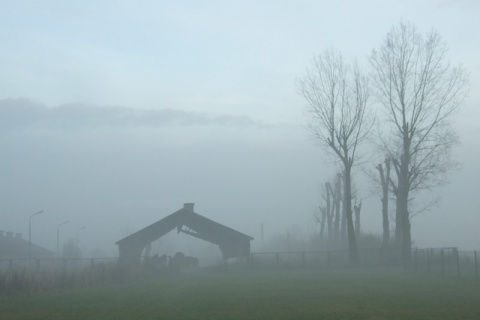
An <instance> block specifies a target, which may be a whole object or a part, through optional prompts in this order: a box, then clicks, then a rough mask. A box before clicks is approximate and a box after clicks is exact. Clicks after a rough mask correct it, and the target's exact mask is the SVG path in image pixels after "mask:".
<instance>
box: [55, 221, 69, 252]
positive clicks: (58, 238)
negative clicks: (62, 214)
mask: <svg viewBox="0 0 480 320" xmlns="http://www.w3.org/2000/svg"><path fill="white" fill-rule="evenodd" d="M67 223H68V220H67V221H64V222H62V223H60V224H59V225H58V226H57V259H58V258H60V227H61V226H63V225H64V224H67Z"/></svg>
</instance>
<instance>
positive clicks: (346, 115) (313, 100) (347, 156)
mask: <svg viewBox="0 0 480 320" xmlns="http://www.w3.org/2000/svg"><path fill="white" fill-rule="evenodd" d="M298 87H299V90H300V92H301V94H302V95H303V97H304V98H305V100H306V102H307V111H308V113H309V115H310V117H311V118H310V119H311V121H310V123H309V128H310V129H311V131H312V133H313V135H314V137H315V138H316V139H317V140H318V141H319V142H320V145H321V146H322V147H323V148H324V149H325V150H327V151H329V152H330V153H331V154H333V155H334V157H336V158H337V159H338V160H340V162H341V163H342V166H343V172H344V183H343V187H344V192H343V196H344V201H343V205H344V210H345V213H346V220H347V235H348V245H349V259H350V263H351V264H353V265H355V264H358V263H359V259H358V249H357V242H356V238H355V230H354V226H353V219H352V181H351V171H352V166H353V164H354V163H355V159H356V156H357V150H358V146H359V145H360V144H361V142H362V141H364V140H365V138H366V136H367V134H368V132H369V128H370V127H371V125H370V124H369V123H368V122H367V121H366V118H367V114H366V109H367V100H368V96H369V94H368V81H367V78H366V77H365V76H364V75H362V74H361V73H360V71H359V69H358V67H357V66H356V65H355V66H354V67H353V68H350V67H349V66H348V65H347V64H346V63H345V62H344V60H343V58H342V56H341V54H340V53H338V52H337V51H334V50H329V51H326V52H325V53H324V54H323V55H320V56H318V57H315V58H314V59H313V60H312V64H311V66H310V68H309V69H308V72H307V74H306V76H305V77H304V78H303V79H301V80H300V81H299V82H298Z"/></svg>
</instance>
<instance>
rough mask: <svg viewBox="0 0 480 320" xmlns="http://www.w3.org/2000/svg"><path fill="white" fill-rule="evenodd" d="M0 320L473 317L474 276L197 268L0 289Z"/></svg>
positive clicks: (478, 304)
mask: <svg viewBox="0 0 480 320" xmlns="http://www.w3.org/2000/svg"><path fill="white" fill-rule="evenodd" d="M0 319H1V320H17V319H22V320H28V319H49V320H55V319H62V320H65V319H72V320H73V319H112V320H113V319H115V320H120V319H137V320H139V319H422V320H425V319H480V282H477V281H475V280H473V281H472V280H462V279H457V278H439V277H420V276H418V275H414V274H405V273H403V272H400V271H397V272H394V271H389V272H386V271H380V272H375V271H372V270H355V271H354V272H352V271H347V270H320V271H318V270H317V271H314V270H311V271H300V270H298V271H297V270H294V271H269V272H267V271H249V272H247V271H233V272H221V273H214V272H197V273H189V274H182V275H174V276H169V277H168V278H167V277H164V278H159V279H155V280H151V281H148V282H141V283H138V282H137V283H129V284H121V285H115V286H102V287H97V288H94V289H84V290H76V291H63V292H55V293H44V294H35V295H31V296H20V295H14V296H0Z"/></svg>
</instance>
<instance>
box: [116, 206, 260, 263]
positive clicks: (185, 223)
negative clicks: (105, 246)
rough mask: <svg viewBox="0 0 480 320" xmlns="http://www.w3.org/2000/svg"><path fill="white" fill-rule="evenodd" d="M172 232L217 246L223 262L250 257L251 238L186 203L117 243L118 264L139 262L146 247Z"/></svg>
mask: <svg viewBox="0 0 480 320" xmlns="http://www.w3.org/2000/svg"><path fill="white" fill-rule="evenodd" d="M175 228H176V229H177V231H178V232H183V233H185V234H188V235H190V236H192V237H195V238H198V239H201V240H204V241H208V242H210V243H213V244H216V245H218V247H219V249H220V252H221V254H222V257H223V258H224V259H229V258H246V259H248V258H249V256H250V241H251V240H253V238H252V237H250V236H248V235H246V234H243V233H241V232H239V231H237V230H234V229H232V228H229V227H227V226H224V225H222V224H220V223H218V222H215V221H213V220H210V219H208V218H206V217H204V216H202V215H200V214H198V213H196V212H195V211H194V203H185V204H184V206H183V208H182V209H180V210H178V211H175V212H174V213H172V214H170V215H168V216H166V217H165V218H163V219H161V220H159V221H157V222H155V223H153V224H151V225H149V226H147V227H145V228H143V229H141V230H139V231H137V232H135V233H132V234H130V235H128V236H127V237H125V238H123V239H121V240H119V241H117V242H116V244H117V245H118V249H119V257H120V260H121V261H122V260H123V261H129V262H139V261H140V258H141V255H142V251H143V250H144V248H145V247H147V246H149V245H150V244H151V243H152V242H153V241H155V240H157V239H159V238H160V237H162V236H164V235H166V234H167V233H168V232H170V231H172V230H173V229H175Z"/></svg>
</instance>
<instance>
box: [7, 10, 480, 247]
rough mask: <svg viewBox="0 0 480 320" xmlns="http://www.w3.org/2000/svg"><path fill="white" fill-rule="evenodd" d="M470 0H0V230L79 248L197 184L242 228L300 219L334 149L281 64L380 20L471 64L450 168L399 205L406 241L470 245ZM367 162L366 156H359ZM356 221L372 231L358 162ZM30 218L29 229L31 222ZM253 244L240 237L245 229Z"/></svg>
mask: <svg viewBox="0 0 480 320" xmlns="http://www.w3.org/2000/svg"><path fill="white" fill-rule="evenodd" d="M479 16H480V2H478V1H476V0H470V1H468V0H465V1H450V0H449V1H442V0H437V1H380V0H377V1H373V0H369V1H261V2H260V1H208V2H197V1H174V2H167V1H146V0H145V1H117V0H116V1H113V0H111V1H77V2H71V1H60V0H57V1H55V0H51V1H33V0H32V1H14V0H3V1H1V2H0V42H1V50H0V66H1V68H0V148H1V149H0V150H1V157H0V190H1V192H0V217H1V221H0V230H4V231H14V232H21V233H23V234H24V237H28V217H29V216H30V215H31V214H32V213H35V212H37V211H39V210H42V209H43V210H45V212H44V213H43V214H42V215H39V216H37V217H35V218H34V220H33V239H34V241H35V242H37V243H39V244H40V245H43V246H45V247H47V248H50V249H52V250H54V249H55V245H56V244H55V240H56V228H57V225H59V224H60V223H62V222H63V221H65V220H69V221H70V222H69V223H68V224H67V225H65V226H63V227H62V235H63V237H64V238H74V237H75V236H76V231H77V230H79V229H80V228H81V227H83V226H86V228H85V229H84V230H82V231H81V234H80V236H81V242H82V243H83V246H84V247H85V249H86V250H87V251H93V250H96V249H99V250H103V251H104V252H105V253H106V254H107V255H112V254H114V253H116V252H115V248H116V247H115V246H114V244H113V243H114V242H115V241H117V240H119V239H120V238H122V237H123V236H125V235H126V234H128V233H129V232H134V231H136V230H138V229H139V228H142V227H144V226H146V225H147V224H149V223H152V222H154V221H156V220H158V219H161V218H163V217H164V216H165V215H167V214H170V213H172V212H174V211H176V210H177V209H179V208H181V207H182V205H183V203H184V202H195V203H196V211H197V212H198V213H200V214H203V215H205V216H207V217H209V218H211V219H213V220H216V221H218V222H221V223H224V224H227V225H229V226H231V227H233V228H236V229H238V230H240V231H242V232H245V233H247V234H249V235H251V236H253V237H255V238H257V239H259V238H260V227H259V225H260V224H261V223H264V224H265V232H266V236H267V237H268V236H273V235H274V234H276V233H284V232H287V231H288V230H293V229H295V230H301V231H303V232H304V233H305V234H308V233H312V232H313V231H314V230H316V229H315V226H314V225H313V218H312V214H313V212H314V211H315V208H316V207H317V206H318V204H319V201H320V195H319V191H320V185H321V184H323V183H324V181H325V179H329V178H331V176H332V175H333V174H334V173H335V169H336V165H335V163H333V162H332V161H331V160H332V159H331V158H329V157H328V156H327V155H326V154H325V153H324V152H322V150H321V149H320V148H319V147H317V146H316V145H315V142H314V141H313V140H312V138H311V136H310V135H309V133H308V132H307V131H306V129H305V128H304V123H305V115H304V106H305V103H304V101H303V100H302V97H301V96H300V95H299V94H298V93H297V90H296V86H295V79H297V78H299V77H302V76H303V75H304V74H305V71H306V68H307V66H308V64H309V61H310V60H311V58H312V56H313V55H314V54H319V53H322V52H323V51H324V50H325V49H328V48H330V47H335V48H337V49H339V50H340V51H341V52H342V53H343V54H344V55H345V56H346V57H347V58H355V57H356V58H358V60H359V63H360V64H361V65H363V66H364V67H367V64H366V56H367V55H369V54H370V52H371V50H372V49H374V48H376V47H378V46H379V45H380V44H381V42H382V40H383V38H384V37H385V35H386V33H387V32H388V31H389V30H390V28H391V27H392V26H393V25H394V24H397V23H399V22H400V21H405V22H411V23H413V24H415V25H416V27H417V28H418V31H420V32H421V33H426V32H428V31H430V30H431V29H432V28H434V29H436V30H437V31H438V32H439V33H440V34H441V35H442V37H443V39H444V40H445V41H446V42H447V44H448V46H449V48H450V50H449V53H448V57H449V59H450V60H451V61H452V64H453V65H457V64H459V63H461V64H462V65H463V66H464V67H465V68H466V69H467V70H468V71H469V73H470V94H469V97H468V99H467V101H466V104H465V105H464V106H463V108H462V109H461V110H460V112H459V113H458V114H457V115H455V123H456V125H457V128H458V130H459V134H460V138H461V141H462V143H461V145H460V146H459V147H458V148H456V149H455V154H456V158H457V160H459V161H460V163H461V167H460V170H458V171H456V172H454V173H453V174H452V176H451V184H450V185H449V186H447V187H444V188H442V189H439V190H437V191H438V192H439V194H440V195H442V201H441V203H440V205H439V206H438V207H437V208H434V209H432V210H431V211H430V212H427V213H424V214H422V215H418V216H416V217H415V218H414V220H413V222H412V225H413V240H414V241H415V244H416V245H418V246H420V247H426V246H435V247H439V246H459V247H461V248H463V249H478V248H479V247H480V233H479V232H478V229H479V227H478V226H480V211H479V210H480V197H479V195H480V185H479V180H480V169H479V168H478V160H477V159H478V156H479V155H480V148H479V143H478V139H479V138H480V126H479V125H478V121H479V120H478V119H479V118H480V108H479V105H480V93H479V92H480V91H479V90H478V88H480V56H479V52H480V36H479V34H478V30H480V19H478V17H479ZM373 166H374V165H373V164H372V168H373ZM354 175H355V178H356V179H357V184H358V186H359V187H361V186H363V187H362V188H361V190H359V197H361V198H363V199H364V200H363V201H364V202H363V203H364V206H363V211H362V218H363V221H362V226H363V228H364V230H365V231H368V232H373V233H380V232H381V213H380V207H379V204H380V200H379V198H378V197H376V196H372V194H371V190H370V187H369V186H368V185H366V184H365V181H366V179H365V177H363V175H362V173H361V170H359V169H358V170H356V172H355V174H354ZM40 230H42V231H40ZM255 245H256V244H254V247H255Z"/></svg>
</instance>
